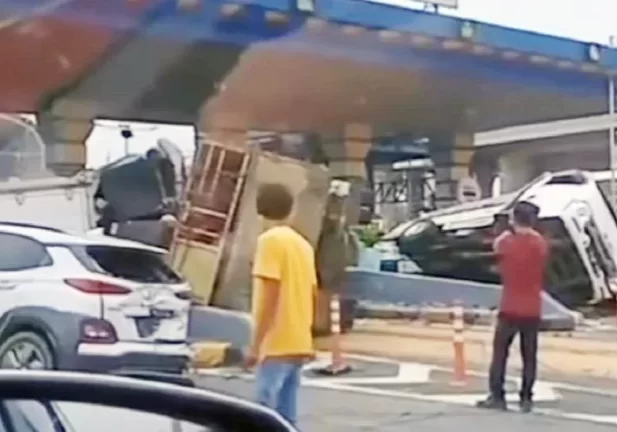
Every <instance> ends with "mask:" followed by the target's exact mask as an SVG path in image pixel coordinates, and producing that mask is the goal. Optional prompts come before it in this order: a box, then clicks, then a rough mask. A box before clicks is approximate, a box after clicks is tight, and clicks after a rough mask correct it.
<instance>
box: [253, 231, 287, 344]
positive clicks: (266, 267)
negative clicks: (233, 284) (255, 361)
mask: <svg viewBox="0 0 617 432" xmlns="http://www.w3.org/2000/svg"><path fill="white" fill-rule="evenodd" d="M253 279H254V282H253V283H254V286H255V287H256V289H257V291H258V292H256V293H254V295H255V294H256V299H255V302H254V307H253V324H254V329H253V337H252V341H251V352H252V354H253V355H257V354H258V351H259V349H260V347H261V345H262V344H263V341H264V339H265V338H266V335H267V334H268V332H269V331H270V329H271V328H272V325H273V323H274V320H275V318H276V312H277V307H278V302H279V295H280V289H281V286H280V285H281V282H280V281H281V253H280V251H279V249H278V245H277V244H276V240H275V239H273V238H271V237H260V238H259V240H258V242H257V250H256V251H255V260H254V263H253Z"/></svg>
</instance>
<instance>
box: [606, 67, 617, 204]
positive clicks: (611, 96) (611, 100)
mask: <svg viewBox="0 0 617 432" xmlns="http://www.w3.org/2000/svg"><path fill="white" fill-rule="evenodd" d="M608 113H609V117H610V125H609V128H608V133H609V136H608V145H609V152H608V155H609V161H610V169H611V205H612V206H613V209H616V208H617V199H616V198H617V189H616V188H617V185H616V184H615V169H616V167H615V78H614V77H612V76H611V77H610V78H609V81H608Z"/></svg>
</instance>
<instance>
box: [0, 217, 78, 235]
mask: <svg viewBox="0 0 617 432" xmlns="http://www.w3.org/2000/svg"><path fill="white" fill-rule="evenodd" d="M2 225H5V226H12V227H16V228H36V229H42V230H47V231H53V232H56V233H62V234H66V231H64V230H61V229H59V228H53V227H50V226H47V225H38V224H34V223H27V222H10V221H1V220H0V226H2Z"/></svg>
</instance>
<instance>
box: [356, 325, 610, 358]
mask: <svg viewBox="0 0 617 432" xmlns="http://www.w3.org/2000/svg"><path fill="white" fill-rule="evenodd" d="M429 328H430V326H429ZM432 330H433V331H431V333H430V334H427V333H425V332H423V331H422V329H418V328H410V329H384V328H366V327H362V326H356V328H354V330H353V333H356V334H366V335H372V336H395V337H403V338H409V339H420V340H430V341H444V342H451V341H452V334H451V330H449V329H439V328H433V329H432ZM491 338H492V329H489V328H486V331H485V337H481V336H480V337H479V336H478V334H477V333H476V334H475V335H474V334H473V333H472V332H470V331H466V332H465V343H468V344H475V345H484V344H486V343H490V342H491ZM561 339H562V340H563V339H565V338H563V337H562V338H561ZM568 339H572V340H577V341H579V342H580V343H581V346H580V347H565V346H560V345H559V344H555V343H554V342H553V341H550V340H548V341H547V340H546V339H544V340H543V338H542V335H541V336H540V344H541V345H542V348H543V349H545V350H550V351H554V352H563V353H568V354H578V355H605V356H617V344H613V343H609V342H599V341H589V340H588V339H578V338H575V337H572V338H568ZM590 342H591V343H590ZM594 342H595V343H596V344H600V345H605V346H604V347H601V348H598V347H593V348H592V347H590V346H589V345H592V344H594ZM611 345H614V347H613V346H611Z"/></svg>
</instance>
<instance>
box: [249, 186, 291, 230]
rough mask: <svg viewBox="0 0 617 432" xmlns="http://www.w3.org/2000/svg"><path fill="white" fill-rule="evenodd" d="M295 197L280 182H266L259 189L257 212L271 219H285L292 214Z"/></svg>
mask: <svg viewBox="0 0 617 432" xmlns="http://www.w3.org/2000/svg"><path fill="white" fill-rule="evenodd" d="M293 205H294V197H293V195H292V194H291V192H290V191H289V189H288V188H287V187H286V186H285V185H282V184H280V183H265V184H262V185H260V186H259V189H258V190H257V214H259V215H260V216H263V217H264V218H266V219H270V220H276V221H280V220H285V219H287V218H288V217H289V215H290V214H291V211H292V209H293Z"/></svg>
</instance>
